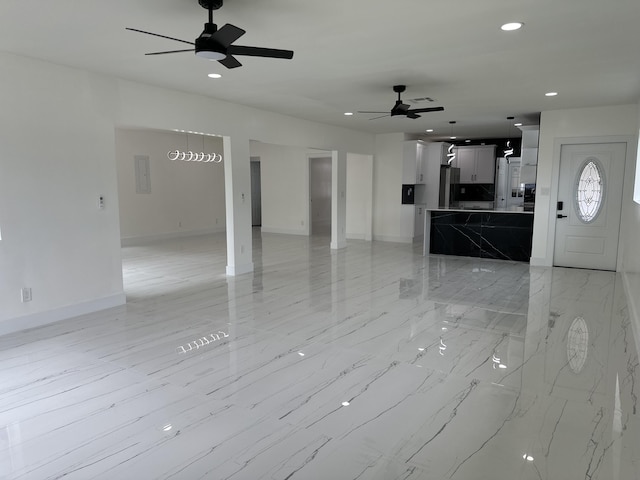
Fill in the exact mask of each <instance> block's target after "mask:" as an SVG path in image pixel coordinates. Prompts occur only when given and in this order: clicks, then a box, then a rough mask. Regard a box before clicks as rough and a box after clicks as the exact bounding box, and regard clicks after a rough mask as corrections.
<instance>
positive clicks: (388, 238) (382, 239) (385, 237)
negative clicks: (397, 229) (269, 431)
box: [373, 235, 413, 243]
mask: <svg viewBox="0 0 640 480" xmlns="http://www.w3.org/2000/svg"><path fill="white" fill-rule="evenodd" d="M373 240H374V241H377V242H392V243H413V237H396V236H395V235H374V236H373Z"/></svg>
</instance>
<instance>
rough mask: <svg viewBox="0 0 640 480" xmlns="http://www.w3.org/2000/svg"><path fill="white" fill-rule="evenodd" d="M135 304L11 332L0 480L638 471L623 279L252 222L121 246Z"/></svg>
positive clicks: (607, 477)
mask: <svg viewBox="0 0 640 480" xmlns="http://www.w3.org/2000/svg"><path fill="white" fill-rule="evenodd" d="M123 257H124V264H123V272H124V278H125V289H126V294H127V299H128V302H127V305H125V306H123V307H118V308H114V309H110V310H106V311H102V312H97V313H95V314H91V315H85V316H82V317H78V318H73V319H69V320H65V321H62V322H59V323H56V324H52V325H47V326H44V327H41V328H37V329H33V330H30V331H25V332H20V333H18V334H13V335H7V336H4V337H0V368H1V370H0V371H1V372H2V374H1V375H2V382H1V383H0V472H1V473H0V478H3V479H11V480H13V479H22V480H30V479H38V480H39V479H57V478H65V479H78V480H84V479H93V478H98V479H109V480H112V479H123V480H128V479H132V478H136V479H185V480H191V479H214V480H218V479H234V480H245V479H246V480H256V479H282V480H284V479H303V480H314V479H318V480H320V479H322V480H326V479H354V480H355V479H358V480H363V479H368V480H395V479H411V480H418V479H425V480H441V479H454V480H483V479H487V480H489V479H490V480H533V479H545V480H547V479H548V480H574V479H575V480H578V479H588V480H596V479H599V480H630V479H635V478H640V419H639V418H638V416H639V415H640V412H638V385H640V382H639V381H638V380H640V379H638V363H639V362H638V353H637V349H636V345H637V344H638V342H637V340H638V337H637V334H638V324H637V321H638V320H637V319H633V318H631V316H630V313H629V308H628V306H627V299H626V298H625V295H624V288H623V286H622V281H621V278H620V277H619V276H618V275H617V274H615V273H611V272H595V271H588V270H578V269H562V268H535V267H529V266H528V265H526V264H523V263H514V262H507V261H494V260H487V259H470V258H455V257H440V256H430V257H422V256H421V255H420V254H419V253H418V251H417V250H414V249H413V248H412V247H411V246H407V245H398V244H385V243H375V242H374V243H366V242H360V241H352V242H349V244H348V246H347V248H346V249H344V250H340V251H337V252H336V251H333V252H332V251H331V250H330V249H329V239H328V238H326V237H311V238H307V237H293V236H284V235H268V234H262V235H261V234H259V233H256V235H255V236H254V263H255V271H254V272H253V273H251V274H248V275H243V276H239V277H237V278H227V277H226V276H225V275H224V269H225V241H224V236H223V235H212V236H202V237H194V238H188V239H180V240H172V241H167V242H157V243H153V244H149V245H145V246H136V247H127V248H124V249H123Z"/></svg>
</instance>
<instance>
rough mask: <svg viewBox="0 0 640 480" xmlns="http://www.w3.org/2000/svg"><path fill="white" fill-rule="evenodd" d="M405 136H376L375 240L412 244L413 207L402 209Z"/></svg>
mask: <svg viewBox="0 0 640 480" xmlns="http://www.w3.org/2000/svg"><path fill="white" fill-rule="evenodd" d="M403 151H404V134H402V133H390V134H384V135H376V138H375V152H376V153H375V159H374V165H373V239H374V240H382V241H388V242H402V243H411V242H413V225H414V207H413V205H402V164H403Z"/></svg>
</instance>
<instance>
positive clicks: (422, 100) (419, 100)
mask: <svg viewBox="0 0 640 480" xmlns="http://www.w3.org/2000/svg"><path fill="white" fill-rule="evenodd" d="M409 101H410V102H411V103H421V102H435V101H436V100H435V99H434V98H431V97H421V98H412V99H411V100H409Z"/></svg>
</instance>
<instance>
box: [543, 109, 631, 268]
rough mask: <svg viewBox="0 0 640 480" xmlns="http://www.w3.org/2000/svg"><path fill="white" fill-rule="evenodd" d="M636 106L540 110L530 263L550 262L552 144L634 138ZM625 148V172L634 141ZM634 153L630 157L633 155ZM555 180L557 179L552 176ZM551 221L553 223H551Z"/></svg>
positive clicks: (626, 198) (627, 193)
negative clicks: (618, 137) (611, 138)
mask: <svg viewBox="0 0 640 480" xmlns="http://www.w3.org/2000/svg"><path fill="white" fill-rule="evenodd" d="M637 134H638V106H637V105H620V106H607V107H593V108H579V109H571V110H552V111H545V112H542V114H541V117H540V141H539V149H538V173H537V181H536V206H535V214H534V222H533V249H532V253H531V263H532V264H534V265H549V266H550V265H551V264H552V262H553V247H554V245H553V238H552V235H551V233H552V227H553V225H555V205H554V204H552V203H553V201H554V198H556V196H557V192H554V191H553V188H554V185H556V184H554V183H553V182H554V172H557V169H558V165H559V162H560V158H559V155H557V153H556V150H555V147H556V143H557V141H559V140H560V139H562V138H576V137H584V138H585V139H588V138H589V137H605V136H607V137H613V136H627V137H630V138H632V139H634V142H635V141H637V140H636V139H637ZM634 142H632V144H631V145H629V147H631V148H629V149H628V150H627V171H626V172H625V176H626V177H629V169H630V168H632V167H631V164H632V162H635V153H633V152H634V151H635V147H634V146H635V143H634ZM632 155H633V158H632ZM555 180H556V182H557V179H555ZM631 198H632V193H631V192H630V191H629V188H628V182H627V183H626V184H625V191H624V192H623V205H628V203H629V202H630V201H631ZM623 208H625V207H623ZM552 222H553V225H552Z"/></svg>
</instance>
